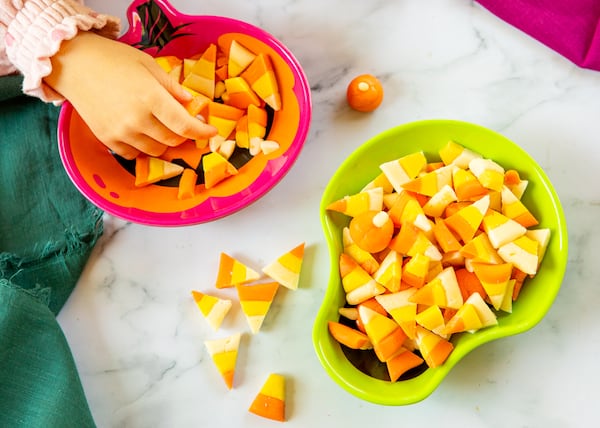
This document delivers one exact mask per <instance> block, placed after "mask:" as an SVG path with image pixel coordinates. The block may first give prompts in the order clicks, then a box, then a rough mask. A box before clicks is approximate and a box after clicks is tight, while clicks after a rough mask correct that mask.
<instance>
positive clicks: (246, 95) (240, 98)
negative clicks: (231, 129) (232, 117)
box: [222, 76, 261, 109]
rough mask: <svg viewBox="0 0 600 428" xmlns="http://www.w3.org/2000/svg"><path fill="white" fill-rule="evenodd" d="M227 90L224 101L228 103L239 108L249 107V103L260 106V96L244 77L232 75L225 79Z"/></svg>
mask: <svg viewBox="0 0 600 428" xmlns="http://www.w3.org/2000/svg"><path fill="white" fill-rule="evenodd" d="M224 83H225V92H224V93H223V96H222V98H223V101H225V102H226V103H227V104H228V105H230V106H233V107H237V108H239V109H247V108H248V106H249V105H254V106H259V105H260V104H261V101H260V98H259V97H258V95H256V94H255V93H254V91H253V90H252V88H250V85H248V82H246V80H244V78H242V77H239V76H238V77H230V78H228V79H225V81H224Z"/></svg>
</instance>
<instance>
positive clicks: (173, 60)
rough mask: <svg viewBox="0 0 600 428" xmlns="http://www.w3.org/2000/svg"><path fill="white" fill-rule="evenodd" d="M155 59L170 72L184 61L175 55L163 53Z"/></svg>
mask: <svg viewBox="0 0 600 428" xmlns="http://www.w3.org/2000/svg"><path fill="white" fill-rule="evenodd" d="M154 61H156V63H157V64H158V65H159V66H160V68H162V69H163V70H164V71H166V72H167V73H170V72H171V71H172V70H173V69H174V68H176V67H181V66H182V64H183V63H182V61H181V59H179V58H178V57H176V56H175V55H163V56H157V57H155V58H154Z"/></svg>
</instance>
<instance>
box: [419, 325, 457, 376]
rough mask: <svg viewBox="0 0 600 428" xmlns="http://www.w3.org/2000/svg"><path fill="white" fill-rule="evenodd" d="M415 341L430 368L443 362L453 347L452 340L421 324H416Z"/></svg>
mask: <svg viewBox="0 0 600 428" xmlns="http://www.w3.org/2000/svg"><path fill="white" fill-rule="evenodd" d="M416 342H417V346H418V347H419V351H421V355H422V356H423V359H424V360H425V362H426V363H427V365H428V366H429V367H431V368H435V367H438V366H440V365H441V364H443V363H444V361H446V359H447V358H448V356H449V355H450V353H451V352H452V350H453V349H454V345H452V342H449V341H448V340H446V339H444V338H443V337H441V336H438V335H437V334H435V333H433V332H432V331H430V330H427V329H426V328H424V327H421V326H417V338H416Z"/></svg>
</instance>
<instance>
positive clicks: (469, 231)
mask: <svg viewBox="0 0 600 428" xmlns="http://www.w3.org/2000/svg"><path fill="white" fill-rule="evenodd" d="M489 206H490V197H489V195H486V196H484V197H482V198H481V199H479V200H478V201H476V202H473V203H472V204H470V205H468V206H466V207H464V208H461V209H460V210H458V211H457V212H456V213H454V214H452V215H451V216H450V217H448V218H446V219H445V221H446V225H447V226H448V227H449V228H450V229H451V230H453V231H454V232H455V233H456V234H457V235H458V236H460V238H461V239H462V241H463V242H464V243H466V242H469V241H470V240H471V238H473V236H475V232H477V229H479V226H480V225H481V222H482V221H483V216H484V215H485V213H486V212H487V210H488V208H489Z"/></svg>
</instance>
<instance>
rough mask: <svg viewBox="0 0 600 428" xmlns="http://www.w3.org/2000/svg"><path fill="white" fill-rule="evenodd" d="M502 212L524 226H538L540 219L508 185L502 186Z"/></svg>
mask: <svg viewBox="0 0 600 428" xmlns="http://www.w3.org/2000/svg"><path fill="white" fill-rule="evenodd" d="M501 194H502V214H504V215H505V216H506V217H508V218H511V219H513V220H515V221H516V222H517V223H519V224H520V225H521V226H523V227H531V226H537V225H538V223H539V222H538V220H537V219H536V218H535V217H534V215H533V214H532V213H531V212H530V211H529V210H528V209H527V207H526V206H525V205H524V204H523V203H522V202H521V200H520V199H519V198H517V197H516V196H515V195H514V194H513V193H512V192H511V191H510V189H509V188H508V187H506V186H504V187H503V188H502V193H501Z"/></svg>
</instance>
